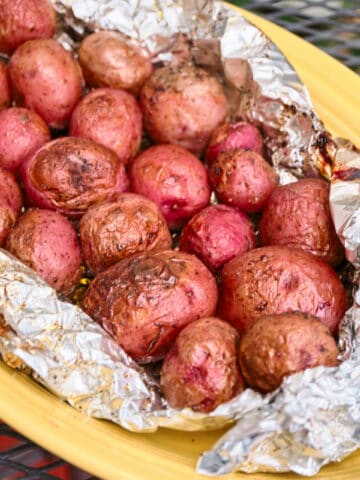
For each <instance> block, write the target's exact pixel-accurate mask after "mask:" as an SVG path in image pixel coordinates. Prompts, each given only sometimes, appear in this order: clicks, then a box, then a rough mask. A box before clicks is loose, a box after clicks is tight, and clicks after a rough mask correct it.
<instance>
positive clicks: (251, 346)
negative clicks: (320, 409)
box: [239, 312, 339, 393]
mask: <svg viewBox="0 0 360 480" xmlns="http://www.w3.org/2000/svg"><path fill="white" fill-rule="evenodd" d="M239 353H240V355H239V358H240V367H241V373H242V374H243V376H244V380H245V382H246V384H247V385H248V386H249V387H251V388H253V389H255V390H259V391H260V392H262V393H267V392H271V391H272V390H275V388H277V387H279V386H280V385H281V382H282V380H283V378H284V377H286V376H287V375H291V374H292V373H296V372H301V371H303V370H305V369H307V368H314V367H319V366H320V365H323V366H325V367H336V366H337V365H338V360H337V356H338V353H339V351H338V348H337V345H336V342H335V340H334V338H333V336H332V335H331V333H330V331H329V329H328V328H327V326H326V325H324V324H323V323H321V322H320V321H319V320H318V319H317V318H315V317H312V316H309V315H305V314H303V313H299V312H297V313H283V314H281V315H265V316H262V317H259V318H258V319H256V320H255V322H254V323H252V324H251V325H250V326H249V328H248V329H247V330H245V332H244V333H243V334H242V336H241V340H240V349H239Z"/></svg>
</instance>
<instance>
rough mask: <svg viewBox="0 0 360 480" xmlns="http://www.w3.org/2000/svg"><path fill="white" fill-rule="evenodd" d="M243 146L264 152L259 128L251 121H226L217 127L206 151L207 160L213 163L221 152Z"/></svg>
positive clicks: (243, 148)
mask: <svg viewBox="0 0 360 480" xmlns="http://www.w3.org/2000/svg"><path fill="white" fill-rule="evenodd" d="M234 148H241V149H242V150H252V151H254V152H256V153H258V154H259V155H263V154H264V146H263V139H262V136H261V133H260V132H259V130H258V129H257V128H256V127H255V126H254V125H251V124H250V123H247V122H237V123H224V124H223V125H220V126H219V127H218V128H216V129H215V130H214V131H213V133H212V135H211V138H210V142H209V144H208V146H207V149H206V152H205V160H206V162H207V163H208V164H209V165H211V164H212V163H213V162H214V161H215V160H216V159H217V157H218V156H219V155H220V153H223V152H227V151H228V150H233V149H234Z"/></svg>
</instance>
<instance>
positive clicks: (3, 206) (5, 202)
mask: <svg viewBox="0 0 360 480" xmlns="http://www.w3.org/2000/svg"><path fill="white" fill-rule="evenodd" d="M21 207H22V195H21V190H20V187H19V185H18V184H17V182H16V180H15V177H14V176H13V174H12V173H10V172H8V171H7V170H4V169H3V168H1V167H0V246H2V245H3V244H4V243H5V241H6V239H7V237H8V235H9V233H10V232H11V229H12V228H13V226H14V225H15V222H16V220H17V218H18V217H19V215H20V211H21Z"/></svg>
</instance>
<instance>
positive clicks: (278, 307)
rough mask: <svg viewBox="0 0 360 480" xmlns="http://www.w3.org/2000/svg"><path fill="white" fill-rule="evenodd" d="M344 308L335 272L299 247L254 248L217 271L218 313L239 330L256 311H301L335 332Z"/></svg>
mask: <svg viewBox="0 0 360 480" xmlns="http://www.w3.org/2000/svg"><path fill="white" fill-rule="evenodd" d="M346 306H347V300H346V293H345V289H344V287H343V285H342V283H341V282H340V280H339V278H338V277H337V275H336V273H335V272H334V270H333V269H332V268H331V267H330V266H329V265H328V264H327V263H325V262H324V261H323V260H321V259H320V258H318V257H315V256H314V255H312V254H310V253H307V252H304V251H302V250H297V249H291V248H288V247H277V246H274V247H262V248H257V249H254V250H250V251H249V252H247V253H244V254H242V255H238V256H237V257H235V258H234V259H233V260H230V262H228V263H226V264H225V265H224V267H223V269H222V272H221V290H220V302H219V308H218V315H219V316H220V317H221V318H223V319H224V320H227V321H229V322H230V323H232V324H233V325H234V326H235V327H236V328H237V329H238V330H239V331H240V332H242V331H243V330H244V329H245V328H246V327H247V326H249V325H250V324H251V323H252V322H253V321H254V320H255V319H256V318H257V317H259V316H261V315H268V314H278V313H286V312H294V311H301V312H303V313H308V314H310V315H314V316H315V317H317V318H318V319H319V320H321V321H322V322H323V323H324V324H325V325H327V326H328V327H329V329H330V331H331V332H332V333H334V334H335V333H336V332H337V329H338V324H339V322H340V320H341V319H342V317H343V316H344V313H345V310H346Z"/></svg>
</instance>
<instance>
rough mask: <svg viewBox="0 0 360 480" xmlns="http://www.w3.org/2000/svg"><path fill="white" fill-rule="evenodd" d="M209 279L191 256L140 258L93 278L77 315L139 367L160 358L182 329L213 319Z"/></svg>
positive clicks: (158, 254) (159, 254)
mask: <svg viewBox="0 0 360 480" xmlns="http://www.w3.org/2000/svg"><path fill="white" fill-rule="evenodd" d="M217 299H218V292H217V285H216V281H215V278H214V277H213V276H212V275H211V273H210V272H209V270H208V269H207V268H206V267H205V266H204V265H203V264H202V263H201V262H200V260H198V259H197V258H196V257H195V256H193V255H189V254H187V253H183V252H176V251H173V250H167V251H161V252H143V253H138V254H135V255H132V256H130V257H127V258H125V259H123V260H121V261H119V262H118V263H116V264H115V265H113V266H111V267H109V268H108V269H107V270H104V271H103V272H101V273H99V274H98V275H97V276H96V277H95V279H94V280H93V281H92V283H91V284H90V287H89V289H88V291H87V292H86V294H85V297H84V299H83V303H82V306H83V309H84V310H85V312H86V313H87V314H88V315H90V316H91V317H92V318H93V319H94V320H95V321H96V322H98V323H100V325H102V326H103V328H104V329H105V330H106V331H107V332H108V333H109V334H110V335H111V336H112V337H113V338H114V339H115V341H116V342H117V343H118V344H119V345H121V346H122V347H123V349H124V350H125V351H126V352H127V353H128V354H129V355H130V356H131V357H132V358H133V359H134V360H136V361H138V362H139V363H148V362H152V361H157V360H160V359H161V358H163V357H164V355H165V354H166V352H167V350H168V349H169V347H170V345H171V343H172V342H173V341H174V339H175V338H176V336H177V335H178V333H179V332H180V330H181V329H182V328H184V327H185V325H187V324H188V323H190V322H192V321H194V320H197V319H198V318H201V317H207V316H211V315H213V314H214V313H215V309H216V304H217Z"/></svg>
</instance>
